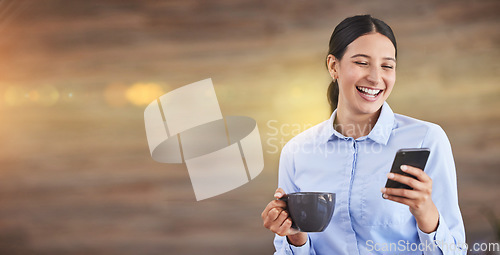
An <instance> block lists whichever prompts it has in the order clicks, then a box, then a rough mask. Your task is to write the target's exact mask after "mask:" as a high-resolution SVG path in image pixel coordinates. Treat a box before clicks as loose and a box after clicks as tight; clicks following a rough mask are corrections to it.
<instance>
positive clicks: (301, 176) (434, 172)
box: [262, 15, 466, 254]
mask: <svg viewBox="0 0 500 255" xmlns="http://www.w3.org/2000/svg"><path fill="white" fill-rule="evenodd" d="M396 55H397V54H396V39H395V37H394V34H393V32H392V30H391V28H390V27H389V26H388V25H387V24H385V23H384V22H383V21H381V20H378V19H375V18H372V17H371V16H369V15H363V16H354V17H350V18H347V19H345V20H344V21H342V22H341V23H340V24H339V25H338V26H337V27H336V28H335V30H334V32H333V34H332V37H331V39H330V49H329V54H328V56H327V60H326V64H327V68H328V71H329V72H330V75H331V77H332V79H333V82H332V83H331V84H330V87H329V88H328V98H329V102H330V104H331V107H332V111H333V110H334V112H333V113H332V115H331V117H330V119H329V120H326V121H324V122H323V123H320V124H319V125H316V126H314V127H312V128H310V129H308V130H306V131H304V132H303V133H301V134H299V135H298V136H296V137H294V138H293V139H292V140H290V141H289V142H288V143H287V144H286V145H285V146H284V148H283V150H282V152H281V158H280V166H279V188H278V189H277V190H276V194H275V197H276V198H280V197H282V196H283V195H285V194H286V193H292V192H299V191H321V192H333V193H336V207H335V211H334V214H333V217H332V220H331V222H330V224H329V226H328V227H327V228H326V230H325V231H324V232H320V233H303V232H299V231H298V230H296V229H293V228H291V224H292V222H291V219H290V217H289V215H288V212H287V210H286V204H285V203H284V202H283V201H280V200H273V201H271V202H270V203H269V204H268V205H267V207H266V208H265V209H264V211H263V212H262V219H263V221H264V226H265V227H266V228H268V229H270V230H271V231H272V232H274V233H276V238H275V241H274V245H275V247H276V254H374V253H375V254H401V253H404V254H422V253H423V254H462V253H464V254H465V253H466V246H465V230H464V226H463V222H462V216H461V213H460V209H459V206H458V198H457V184H456V172H455V165H454V161H453V155H452V152H451V147H450V143H449V141H448V138H447V137H446V134H445V133H444V131H443V130H442V129H441V128H440V127H439V126H438V125H436V124H432V123H429V122H424V121H420V120H416V119H413V118H410V117H406V116H403V115H399V114H394V113H393V112H392V110H391V108H390V107H389V105H388V104H387V103H386V102H385V101H386V99H387V98H388V97H389V95H390V93H391V91H392V88H393V87H394V82H395V80H396ZM401 148H430V150H431V154H430V156H429V159H428V161H427V165H426V167H425V172H424V171H423V170H422V169H418V168H414V167H410V166H402V167H401V169H402V170H403V171H405V172H406V173H409V174H411V175H413V176H415V177H416V178H417V179H413V178H410V177H406V176H403V175H399V174H388V172H389V170H390V168H391V165H392V161H393V159H394V155H395V154H396V151H397V150H399V149H401ZM387 178H389V179H392V180H395V181H398V182H401V183H403V184H407V185H408V186H410V187H412V188H413V190H406V189H389V188H387V189H385V188H384V186H385V183H386V181H387ZM381 192H382V196H381Z"/></svg>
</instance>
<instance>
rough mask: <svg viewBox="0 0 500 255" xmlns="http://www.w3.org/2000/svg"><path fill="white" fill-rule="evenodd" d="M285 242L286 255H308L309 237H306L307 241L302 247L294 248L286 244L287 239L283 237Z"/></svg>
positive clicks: (309, 247)
mask: <svg viewBox="0 0 500 255" xmlns="http://www.w3.org/2000/svg"><path fill="white" fill-rule="evenodd" d="M285 242H286V243H287V244H288V245H287V246H285V247H286V250H287V254H294V255H309V251H310V249H311V242H310V241H309V235H308V237H307V241H306V243H305V244H304V245H302V246H295V245H293V244H290V243H289V242H288V238H286V237H285Z"/></svg>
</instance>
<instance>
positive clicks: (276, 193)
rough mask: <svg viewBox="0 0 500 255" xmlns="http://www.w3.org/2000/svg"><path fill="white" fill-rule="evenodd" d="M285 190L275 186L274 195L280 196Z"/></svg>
mask: <svg viewBox="0 0 500 255" xmlns="http://www.w3.org/2000/svg"><path fill="white" fill-rule="evenodd" d="M285 194H286V193H285V191H284V190H283V189H282V188H277V189H276V191H275V192H274V197H275V198H278V199H279V198H281V197H283V196H284V195H285Z"/></svg>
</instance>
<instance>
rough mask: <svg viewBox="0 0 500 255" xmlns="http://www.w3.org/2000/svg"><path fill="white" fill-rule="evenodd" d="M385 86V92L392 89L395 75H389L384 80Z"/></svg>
mask: <svg viewBox="0 0 500 255" xmlns="http://www.w3.org/2000/svg"><path fill="white" fill-rule="evenodd" d="M384 80H385V85H386V86H387V90H389V91H391V90H392V88H393V87H394V83H395V82H396V75H395V74H391V75H388V76H387V77H386V78H385V79H384Z"/></svg>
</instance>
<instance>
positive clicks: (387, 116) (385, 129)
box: [324, 102, 395, 145]
mask: <svg viewBox="0 0 500 255" xmlns="http://www.w3.org/2000/svg"><path fill="white" fill-rule="evenodd" d="M336 116H337V109H335V111H333V113H332V115H331V116H330V119H329V120H328V126H327V128H326V129H325V132H324V135H325V138H326V140H327V141H330V140H333V139H335V138H338V139H346V138H347V137H346V136H344V135H342V134H341V133H339V132H338V131H337V130H335V129H333V123H334V121H335V117H336ZM394 120H395V118H394V112H393V111H392V109H391V107H389V104H387V102H384V104H383V105H382V110H381V112H380V116H379V117H378V120H377V123H375V126H374V127H373V129H372V130H371V131H370V133H369V134H368V135H367V136H363V137H360V138H358V139H357V140H365V139H367V138H368V139H371V140H373V141H374V142H376V143H380V144H383V145H386V144H387V142H388V141H389V137H390V136H391V132H392V130H393V128H394V125H395V121H394Z"/></svg>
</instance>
